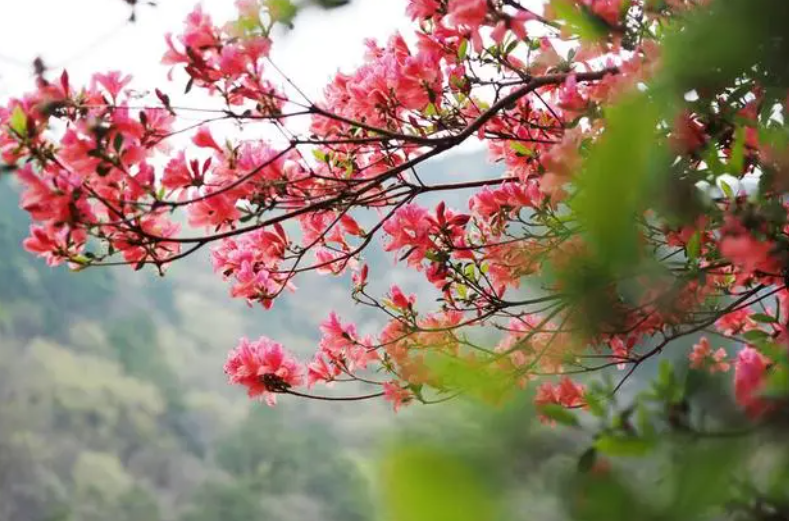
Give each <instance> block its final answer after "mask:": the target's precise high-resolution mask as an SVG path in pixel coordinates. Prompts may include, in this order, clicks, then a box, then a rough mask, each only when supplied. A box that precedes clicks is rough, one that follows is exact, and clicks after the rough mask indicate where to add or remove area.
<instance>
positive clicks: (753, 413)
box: [734, 346, 770, 418]
mask: <svg viewBox="0 0 789 521" xmlns="http://www.w3.org/2000/svg"><path fill="white" fill-rule="evenodd" d="M769 365H770V359H768V358H767V357H766V356H764V355H763V354H761V353H760V352H759V351H757V350H756V349H754V348H752V347H750V346H749V347H745V348H743V349H742V350H741V351H740V352H739V353H738V354H737V360H736V361H735V362H734V397H735V399H736V400H737V403H738V404H740V405H741V406H742V407H743V408H744V409H745V412H746V413H747V414H748V416H750V417H751V418H757V417H759V416H761V415H762V414H764V413H765V412H767V411H768V410H769V408H770V404H769V403H768V402H767V401H766V400H764V399H763V398H760V397H759V393H760V392H761V391H762V388H763V386H764V382H765V380H766V378H767V368H768V367H769Z"/></svg>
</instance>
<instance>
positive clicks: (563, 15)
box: [551, 0, 608, 40]
mask: <svg viewBox="0 0 789 521" xmlns="http://www.w3.org/2000/svg"><path fill="white" fill-rule="evenodd" d="M551 7H553V10H554V12H555V13H556V16H557V17H558V18H559V19H560V20H562V21H564V22H565V23H566V26H567V28H569V30H570V32H571V33H573V34H577V35H578V36H580V37H581V38H582V39H584V40H600V39H602V38H604V37H605V35H606V34H607V33H608V28H607V27H606V24H605V22H603V21H602V20H600V19H599V18H598V17H596V16H594V15H593V14H591V13H589V12H587V11H586V9H584V8H583V7H581V6H579V5H578V4H575V3H572V2H569V1H567V0H553V1H552V2H551Z"/></svg>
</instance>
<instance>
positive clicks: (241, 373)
mask: <svg viewBox="0 0 789 521" xmlns="http://www.w3.org/2000/svg"><path fill="white" fill-rule="evenodd" d="M225 374H227V376H228V379H229V380H230V382H231V383H234V384H238V385H243V386H244V387H246V388H247V394H249V396H250V398H260V399H261V400H265V401H266V403H268V404H269V405H271V406H273V405H275V404H276V403H277V394H280V393H282V392H286V391H287V390H288V389H290V388H292V387H299V386H300V385H302V384H303V383H304V377H303V367H302V365H301V364H300V363H299V362H298V361H297V360H296V359H295V358H294V357H293V356H291V355H290V354H289V353H287V352H286V351H285V349H284V348H283V347H282V345H281V344H278V343H276V342H273V341H271V340H270V339H268V338H266V337H260V338H259V339H258V340H256V341H249V340H247V339H246V338H242V339H241V341H240V342H239V344H238V346H237V347H236V348H235V349H233V350H232V351H231V352H230V354H229V355H228V358H227V362H226V363H225Z"/></svg>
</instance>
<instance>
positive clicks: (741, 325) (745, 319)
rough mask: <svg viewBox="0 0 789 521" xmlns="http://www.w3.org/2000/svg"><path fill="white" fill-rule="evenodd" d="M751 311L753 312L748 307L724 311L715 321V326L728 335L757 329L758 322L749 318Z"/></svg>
mask: <svg viewBox="0 0 789 521" xmlns="http://www.w3.org/2000/svg"><path fill="white" fill-rule="evenodd" d="M751 313H753V312H752V311H751V310H750V309H748V308H742V309H738V310H736V311H732V312H730V313H726V314H725V315H723V316H722V317H720V318H719V319H718V320H716V321H715V327H716V328H718V330H719V331H720V332H721V333H723V334H724V335H728V336H732V335H737V334H739V333H742V332H744V331H751V330H753V329H758V324H756V322H754V320H753V319H752V318H751Z"/></svg>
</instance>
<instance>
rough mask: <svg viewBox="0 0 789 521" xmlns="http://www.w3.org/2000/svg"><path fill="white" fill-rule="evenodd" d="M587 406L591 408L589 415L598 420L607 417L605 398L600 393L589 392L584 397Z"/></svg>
mask: <svg viewBox="0 0 789 521" xmlns="http://www.w3.org/2000/svg"><path fill="white" fill-rule="evenodd" d="M584 400H585V401H586V406H587V407H588V408H589V413H591V414H592V415H593V416H596V417H598V418H602V417H603V416H605V405H604V404H603V400H604V398H603V397H602V396H600V394H599V393H596V392H592V391H587V393H586V394H585V395H584Z"/></svg>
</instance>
